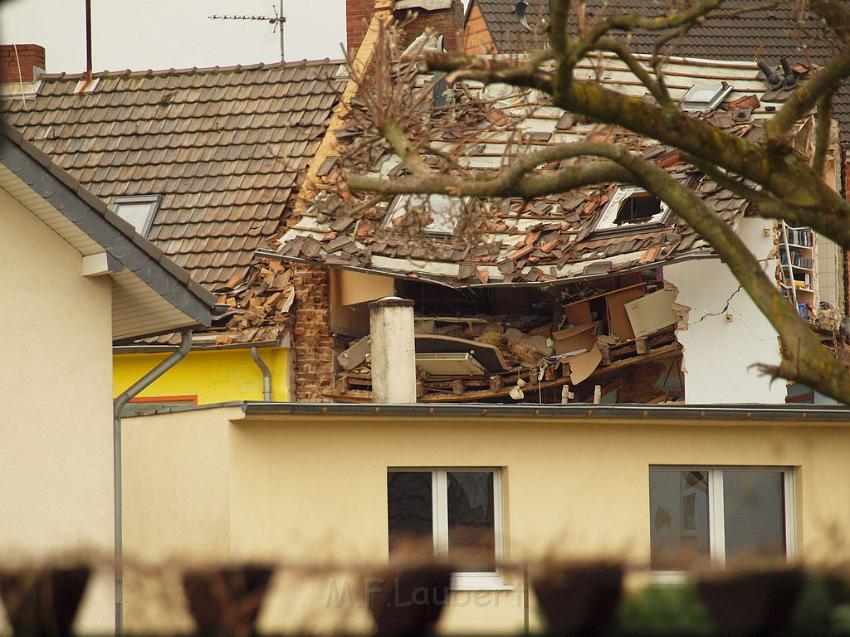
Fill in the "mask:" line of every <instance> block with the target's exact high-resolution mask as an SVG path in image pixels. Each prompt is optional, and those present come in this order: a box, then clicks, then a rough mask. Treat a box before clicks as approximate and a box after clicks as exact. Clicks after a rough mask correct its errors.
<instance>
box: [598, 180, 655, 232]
mask: <svg viewBox="0 0 850 637" xmlns="http://www.w3.org/2000/svg"><path fill="white" fill-rule="evenodd" d="M668 211H669V207H668V206H667V204H665V203H663V202H662V201H661V200H660V199H658V197H656V196H654V195H652V194H650V193H648V192H646V191H645V190H640V189H639V188H618V189H617V191H616V192H615V193H614V196H613V197H611V200H610V201H609V202H608V205H607V206H605V209H604V210H603V211H602V216H601V217H600V218H599V221H598V222H597V224H596V230H597V231H599V230H617V229H621V228H632V227H633V226H641V225H646V226H648V225H652V224H659V223H663V221H664V217H665V216H666V215H667V212H668Z"/></svg>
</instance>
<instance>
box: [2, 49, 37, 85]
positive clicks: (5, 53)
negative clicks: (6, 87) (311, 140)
mask: <svg viewBox="0 0 850 637" xmlns="http://www.w3.org/2000/svg"><path fill="white" fill-rule="evenodd" d="M45 68H47V67H46V65H45V54H44V47H43V46H39V45H38V44H2V45H0V84H8V83H11V82H14V83H16V84H17V83H20V82H23V83H29V82H34V81H36V80H37V79H38V76H39V75H40V74H41V73H42V72H43V71H44V69H45ZM18 69H20V72H19V71H18Z"/></svg>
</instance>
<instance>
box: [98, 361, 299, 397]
mask: <svg viewBox="0 0 850 637" xmlns="http://www.w3.org/2000/svg"><path fill="white" fill-rule="evenodd" d="M258 351H259V352H260V356H262V357H263V360H264V361H265V362H266V365H268V367H269V370H270V371H271V375H272V400H275V401H281V402H282V401H287V400H289V395H288V394H289V392H288V385H287V384H288V378H289V376H288V365H289V361H288V353H289V352H288V350H287V349H284V348H282V347H276V348H259V350H258ZM167 357H168V354H167V353H163V354H117V355H116V356H115V357H114V383H113V393H114V394H115V395H116V396H117V395H118V394H120V393H121V392H123V391H124V390H125V389H127V387H129V386H130V385H132V384H133V383H134V382H136V381H137V380H138V379H139V378H141V377H142V376H144V375H145V374H146V373H147V372H148V371H150V370H151V369H153V367H154V366H156V365H157V364H158V363H159V362H160V361H162V360H165V359H166V358H167ZM193 395H196V396H197V397H198V404H201V405H205V404H211V403H222V402H229V401H234V400H262V399H263V375H262V373H261V372H260V368H259V367H257V364H256V363H255V362H254V359H252V358H251V352H250V351H249V350H248V349H227V350H213V351H193V352H190V353H189V355H188V356H186V358H184V359H183V360H182V361H180V362H179V363H178V364H177V365H176V366H174V367H172V368H171V369H170V370H169V371H168V372H166V373H165V375H163V376H162V377H161V378H159V379H158V380H156V381H155V382H154V383H153V384H152V385H151V386H150V387H148V388H147V389H145V391H143V392H142V393H141V394H139V396H140V397H151V396H193Z"/></svg>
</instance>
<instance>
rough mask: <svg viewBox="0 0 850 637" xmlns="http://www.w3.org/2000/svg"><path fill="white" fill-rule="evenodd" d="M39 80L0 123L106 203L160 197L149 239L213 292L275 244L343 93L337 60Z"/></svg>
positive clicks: (9, 107) (342, 73)
mask: <svg viewBox="0 0 850 637" xmlns="http://www.w3.org/2000/svg"><path fill="white" fill-rule="evenodd" d="M81 77H82V76H80V75H66V74H58V75H50V74H47V75H43V76H42V78H41V85H40V88H39V92H38V94H37V95H36V97H35V98H34V99H32V100H28V101H27V103H26V105H23V104H22V103H21V102H19V101H16V102H9V103H7V104H4V105H3V106H2V108H3V113H2V115H3V117H4V118H5V119H7V120H8V121H9V123H10V124H12V125H14V126H16V127H18V128H19V129H20V130H21V132H22V134H23V136H24V138H25V139H27V140H29V141H31V142H32V143H33V144H35V145H36V146H37V147H38V148H40V149H41V150H42V151H44V152H45V153H47V154H49V155H50V156H51V158H52V159H53V160H54V161H55V162H56V163H57V164H58V165H59V166H61V167H62V168H64V169H66V170H68V171H69V172H70V173H71V174H72V175H73V176H74V177H75V178H77V179H79V180H80V182H81V183H83V184H84V185H85V186H86V187H87V188H88V189H89V190H90V191H91V192H92V193H93V194H94V195H96V196H97V197H99V198H101V199H103V200H104V201H106V202H107V203H110V204H111V203H112V202H113V200H114V198H115V197H117V196H123V195H142V194H162V195H163V198H162V203H161V206H160V210H159V212H158V214H157V216H156V218H155V219H154V221H153V224H152V226H151V229H150V232H149V234H148V238H149V239H150V240H151V241H152V242H153V244H154V245H156V246H157V247H158V248H159V249H161V250H162V251H163V252H164V253H165V254H167V255H168V256H171V257H172V258H173V259H174V260H175V261H176V262H177V263H179V264H181V265H183V266H184V267H186V268H187V269H189V270H190V272H191V274H192V276H193V278H195V280H197V281H199V282H202V283H203V284H204V285H206V286H207V287H208V288H210V289H212V290H215V289H217V288H219V287H221V286H222V285H223V284H224V283H226V282H227V281H228V280H229V279H230V278H231V277H233V276H234V275H235V274H238V273H239V271H240V269H241V270H242V271H243V272H244V273H247V267H248V265H249V264H250V262H251V259H252V257H253V252H254V250H255V249H256V248H257V247H259V245H260V243H261V241H262V240H263V239H265V238H268V237H269V236H271V235H272V234H274V233H275V232H276V231H277V229H278V226H279V223H280V217H281V215H282V214H283V212H284V210H285V208H286V206H287V205H289V204H290V203H292V194H293V192H294V190H293V189H294V187H295V185H296V183H297V181H298V171H299V170H301V169H302V168H303V167H304V166H305V165H306V164H307V163H308V162H309V161H310V160H311V159H312V157H313V154H314V153H315V151H316V150H317V148H318V145H319V143H320V141H321V139H322V137H323V135H324V132H325V127H326V125H327V122H328V121H329V119H330V116H331V114H332V110H333V108H334V107H335V105H336V102H337V99H338V96H339V94H340V92H341V90H342V88H343V87H344V82H345V79H346V78H345V67H344V65H343V64H342V63H340V62H332V61H327V60H325V61H318V62H301V63H295V64H292V63H286V64H273V65H268V66H266V65H254V66H250V67H247V66H243V67H231V68H211V69H183V70H173V69H171V70H163V71H141V72H127V71H122V72H118V73H109V72H106V73H98V74H95V77H96V78H97V79H98V80H99V81H98V84H97V86H96V88H95V89H94V90H93V91H92V92H90V93H86V94H84V95H75V94H74V91H75V90H76V87H77V83H78V81H79V80H80V79H81Z"/></svg>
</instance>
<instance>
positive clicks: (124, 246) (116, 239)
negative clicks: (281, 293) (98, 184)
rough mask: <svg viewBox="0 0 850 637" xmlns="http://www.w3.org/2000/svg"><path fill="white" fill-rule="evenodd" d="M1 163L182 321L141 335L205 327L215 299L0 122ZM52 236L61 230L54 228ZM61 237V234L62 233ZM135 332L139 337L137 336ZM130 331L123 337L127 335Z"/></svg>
mask: <svg viewBox="0 0 850 637" xmlns="http://www.w3.org/2000/svg"><path fill="white" fill-rule="evenodd" d="M0 133H2V135H0V163H1V164H3V165H4V166H5V167H6V168H7V169H8V170H9V171H10V172H11V173H13V174H14V175H15V176H16V177H17V179H19V180H20V181H21V182H22V183H24V184H26V185H27V187H28V188H29V189H30V190H32V192H34V193H35V194H37V195H38V196H39V197H40V198H42V199H43V200H44V201H45V202H47V203H48V204H49V206H50V207H51V208H53V209H54V210H56V211H57V212H58V213H59V214H61V215H62V216H63V217H65V218H66V219H67V220H68V221H70V222H71V223H72V224H73V225H74V226H76V227H77V228H78V229H79V230H80V231H81V232H83V233H85V234H86V235H87V236H88V237H90V238H91V240H92V241H94V242H95V243H96V244H98V245H99V246H100V247H101V248H102V249H103V250H104V251H105V252H107V254H109V255H110V256H112V257H113V258H115V259H116V260H117V261H118V262H119V263H120V264H121V265H122V266H123V267H124V268H125V270H127V271H129V272H130V273H132V274H133V275H134V276H135V277H137V278H138V279H139V280H141V281H142V282H144V283H145V285H146V286H147V287H148V288H149V289H150V290H151V291H152V292H153V293H155V295H156V297H157V298H161V299H164V300H165V301H167V302H168V303H169V304H170V305H171V306H173V307H174V308H175V309H176V310H178V311H179V312H180V313H182V314H183V315H185V317H186V320H185V321H179V322H177V323H175V322H174V321H171V322H169V324H168V325H163V326H162V328H161V329H159V328H157V327H155V326H154V327H153V328H152V329H145V330H143V331H144V332H146V333H147V334H146V335H150V333H151V332H155V333H157V334H161V333H166V332H170V331H174V329H175V325H176V324H178V323H179V324H180V327H191V326H196V325H203V326H208V325H210V323H211V321H212V309H213V306H214V304H215V297H214V296H213V295H212V294H211V293H210V292H209V291H207V290H206V289H205V288H204V287H203V286H201V285H199V284H198V283H196V282H195V281H193V280H192V279H191V278H190V277H189V274H188V273H187V272H186V271H185V270H184V269H183V268H181V267H180V266H178V265H177V264H176V263H174V262H173V261H172V260H171V259H170V258H168V257H167V256H165V254H164V253H163V252H162V251H161V250H160V249H159V248H157V247H156V246H154V245H153V244H152V243H151V242H150V241H148V240H147V239H145V238H144V237H142V236H140V235H138V234H137V233H136V232H135V230H134V228H133V227H132V226H131V225H130V224H129V223H127V222H126V221H124V220H123V219H121V218H120V217H118V216H117V215H116V214H115V213H113V212H112V211H110V210H109V209H108V208H107V206H106V204H105V203H104V202H103V201H101V200H100V199H98V198H97V197H95V196H94V195H92V194H91V193H89V192H88V191H87V190H85V189H84V188H83V187H82V186H81V185H80V183H79V182H78V181H77V180H76V179H74V178H73V177H72V176H71V175H70V174H69V173H67V172H66V171H65V170H63V169H62V168H60V167H59V166H57V165H56V164H55V163H54V162H53V161H52V160H51V159H50V158H49V157H48V156H47V155H46V154H45V153H43V152H42V151H40V150H39V149H37V148H36V147H35V146H34V145H32V144H31V143H29V142H27V141H26V140H25V139H23V137H22V136H21V134H20V133H19V132H18V131H17V130H15V129H14V128H13V127H11V126H9V125H8V124H5V123H0ZM57 234H60V236H62V235H61V233H60V232H58V231H57ZM63 238H64V237H63ZM141 335H142V334H140V335H139V336H141ZM129 336H136V335H135V334H133V335H125V336H123V337H122V338H126V337H129Z"/></svg>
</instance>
